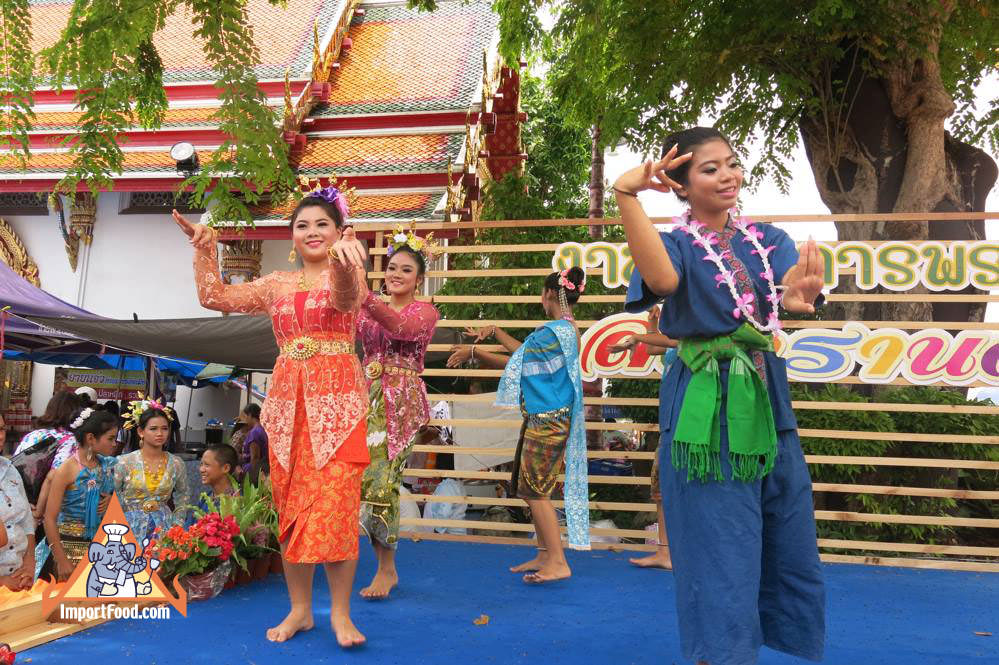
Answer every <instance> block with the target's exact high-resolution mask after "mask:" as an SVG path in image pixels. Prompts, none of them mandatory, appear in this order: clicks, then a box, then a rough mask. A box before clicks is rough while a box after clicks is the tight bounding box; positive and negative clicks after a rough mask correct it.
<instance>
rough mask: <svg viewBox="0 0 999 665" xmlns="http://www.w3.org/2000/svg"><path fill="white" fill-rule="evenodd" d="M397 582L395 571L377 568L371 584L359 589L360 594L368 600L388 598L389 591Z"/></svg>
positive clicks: (397, 576) (397, 577)
mask: <svg viewBox="0 0 999 665" xmlns="http://www.w3.org/2000/svg"><path fill="white" fill-rule="evenodd" d="M398 583H399V575H398V573H396V571H394V570H391V571H384V570H381V569H379V570H378V572H377V573H375V577H374V579H373V580H371V584H369V585H368V586H366V587H364V588H363V589H361V596H363V597H364V598H368V599H370V600H377V599H382V598H388V597H389V593H390V592H391V591H392V589H394V588H395V585H396V584H398Z"/></svg>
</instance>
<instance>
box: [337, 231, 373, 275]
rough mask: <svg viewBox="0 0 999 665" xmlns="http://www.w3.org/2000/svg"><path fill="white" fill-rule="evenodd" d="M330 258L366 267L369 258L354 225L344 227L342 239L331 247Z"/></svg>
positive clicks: (357, 266) (358, 266)
mask: <svg viewBox="0 0 999 665" xmlns="http://www.w3.org/2000/svg"><path fill="white" fill-rule="evenodd" d="M329 254H330V258H333V259H336V260H337V261H339V262H340V263H347V264H348V265H352V266H354V267H355V268H364V263H365V261H367V259H368V255H367V253H366V252H365V251H364V245H362V244H361V241H360V240H358V239H357V235H356V234H355V233H354V227H353V226H347V227H345V228H344V229H343V233H342V234H341V235H340V239H339V240H337V241H336V242H335V243H333V246H332V247H330V249H329Z"/></svg>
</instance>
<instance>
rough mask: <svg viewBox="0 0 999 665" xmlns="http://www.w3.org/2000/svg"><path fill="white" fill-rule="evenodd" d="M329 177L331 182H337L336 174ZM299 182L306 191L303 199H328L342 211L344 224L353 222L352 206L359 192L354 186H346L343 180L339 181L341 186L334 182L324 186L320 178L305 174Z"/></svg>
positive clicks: (348, 224) (327, 201) (300, 177)
mask: <svg viewBox="0 0 999 665" xmlns="http://www.w3.org/2000/svg"><path fill="white" fill-rule="evenodd" d="M328 179H329V181H330V182H331V183H333V182H336V175H330V177H329V178H328ZM298 184H299V185H300V186H301V187H302V190H303V191H304V196H303V197H302V198H303V199H308V198H315V199H321V200H323V201H326V203H329V204H330V205H333V206H336V209H337V210H339V211H340V217H341V218H342V219H343V225H344V226H351V225H352V224H353V223H352V222H351V221H350V217H349V215H350V206H351V205H352V204H353V203H355V202H356V200H357V193H356V192H355V190H354V188H353V187H350V188H348V187H346V186H345V185H344V183H343V182H342V181H341V182H339V183H337V184H339V187H337V186H336V185H332V184H331V185H327V186H326V187H323V186H322V183H321V182H319V181H318V180H309V179H308V178H306V177H305V176H299V177H298Z"/></svg>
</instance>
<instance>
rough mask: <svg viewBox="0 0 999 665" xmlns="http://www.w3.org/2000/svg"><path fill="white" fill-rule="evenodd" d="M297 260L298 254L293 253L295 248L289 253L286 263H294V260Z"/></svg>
mask: <svg viewBox="0 0 999 665" xmlns="http://www.w3.org/2000/svg"><path fill="white" fill-rule="evenodd" d="M297 258H298V254H296V253H295V248H294V247H292V248H291V252H290V253H289V254H288V263H294V262H295V259H297Z"/></svg>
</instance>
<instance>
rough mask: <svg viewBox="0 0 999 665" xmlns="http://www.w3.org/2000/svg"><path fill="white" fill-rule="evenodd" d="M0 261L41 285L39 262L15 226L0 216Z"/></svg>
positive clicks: (30, 280)
mask: <svg viewBox="0 0 999 665" xmlns="http://www.w3.org/2000/svg"><path fill="white" fill-rule="evenodd" d="M0 261H3V262H4V263H6V264H7V265H8V266H10V268H11V270H13V271H14V272H16V273H17V274H18V275H20V276H21V277H23V278H24V279H26V280H27V281H28V282H30V283H31V284H34V285H35V286H39V287H40V286H41V285H42V283H41V280H39V277H38V264H37V263H35V261H34V259H32V258H31V256H30V255H29V254H28V250H27V248H26V247H25V246H24V243H23V242H21V239H20V238H19V237H18V235H17V232H16V231H14V229H13V227H11V225H10V224H8V223H7V221H6V220H5V219H2V218H0Z"/></svg>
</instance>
